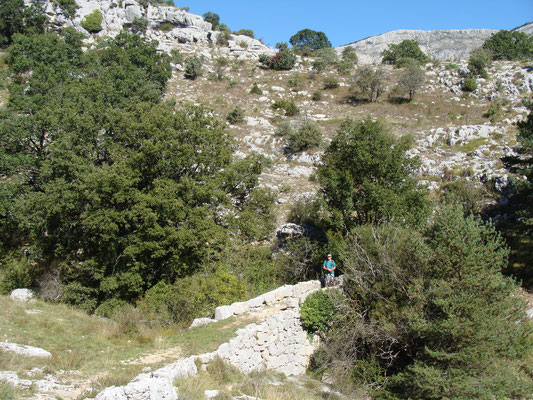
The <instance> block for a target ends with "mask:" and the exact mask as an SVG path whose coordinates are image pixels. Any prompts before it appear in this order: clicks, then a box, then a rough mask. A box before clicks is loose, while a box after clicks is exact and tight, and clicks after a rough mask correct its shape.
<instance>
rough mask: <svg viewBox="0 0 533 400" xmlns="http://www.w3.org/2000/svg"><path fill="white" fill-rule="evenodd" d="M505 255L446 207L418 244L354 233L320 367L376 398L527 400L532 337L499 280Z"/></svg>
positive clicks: (417, 237)
mask: <svg viewBox="0 0 533 400" xmlns="http://www.w3.org/2000/svg"><path fill="white" fill-rule="evenodd" d="M507 255H508V250H507V249H506V248H505V244H504V242H503V240H502V239H501V237H500V236H499V235H498V234H497V233H496V232H495V230H494V228H493V227H492V226H491V225H489V224H486V223H483V222H482V221H481V220H480V219H478V218H475V217H473V216H469V217H467V218H464V217H463V211H462V210H461V208H460V207H456V206H454V207H444V208H443V209H442V210H440V211H439V212H438V213H437V214H436V215H435V218H434V221H433V223H432V224H431V225H430V226H429V227H428V228H427V229H425V230H424V232H423V233H422V234H420V233H417V232H415V231H413V230H407V229H401V228H397V227H392V226H386V225H385V226H380V227H370V226H368V227H362V228H359V229H357V230H356V231H355V232H353V234H352V235H349V236H348V238H347V239H346V241H345V243H344V245H343V250H341V251H340V260H342V262H343V268H344V272H345V290H344V294H345V296H346V297H347V301H345V302H344V306H341V309H342V310H343V311H342V312H341V315H342V317H341V318H337V319H336V322H335V324H334V325H333V326H332V332H331V334H328V336H327V337H326V340H327V343H326V348H327V349H328V351H330V362H332V363H335V365H337V366H338V365H342V364H344V365H345V368H346V369H347V370H348V371H349V372H348V375H349V376H351V377H352V379H354V380H356V385H361V384H363V385H365V387H366V388H367V389H368V390H370V391H371V393H372V394H373V395H374V396H375V397H377V398H387V399H389V398H394V399H408V398H411V399H415V398H416V399H422V398H423V399H441V398H443V397H446V398H450V399H451V398H455V399H467V398H476V399H487V400H488V399H493V398H524V397H527V396H528V393H531V391H532V390H533V384H532V382H531V379H530V376H529V375H528V368H530V367H526V366H525V365H524V364H523V363H524V362H526V359H527V357H531V335H532V333H533V331H532V325H531V323H530V322H529V321H527V319H526V314H525V310H526V304H525V301H524V300H523V299H522V298H521V296H520V295H518V293H517V289H518V287H517V285H516V284H515V283H514V281H513V280H512V279H509V278H505V277H503V276H502V275H501V273H500V270H501V269H502V268H503V267H504V266H505V265H506V262H507ZM343 307H346V308H343ZM331 357H333V358H331ZM529 371H530V370H529Z"/></svg>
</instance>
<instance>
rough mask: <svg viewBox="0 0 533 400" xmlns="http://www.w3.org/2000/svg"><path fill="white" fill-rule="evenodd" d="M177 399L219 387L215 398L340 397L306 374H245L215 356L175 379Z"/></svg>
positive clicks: (297, 399)
mask: <svg viewBox="0 0 533 400" xmlns="http://www.w3.org/2000/svg"><path fill="white" fill-rule="evenodd" d="M175 385H176V387H177V388H178V389H177V391H178V393H179V396H180V398H184V399H187V400H200V399H205V394H204V393H205V391H206V390H214V389H216V390H219V391H220V394H219V396H218V397H217V399H231V398H233V396H239V395H243V394H244V395H247V396H251V397H254V398H260V399H264V400H286V399H294V400H318V399H330V400H334V399H340V398H341V397H339V396H338V395H336V394H334V393H326V392H324V391H323V389H324V385H323V384H322V383H321V382H319V381H317V380H315V379H312V378H310V377H299V378H286V377H285V376H284V375H280V374H276V373H273V372H267V371H262V372H252V373H251V374H249V375H246V374H243V373H241V372H239V371H238V370H237V369H236V368H234V367H232V366H230V365H228V364H226V363H224V362H223V361H222V360H220V359H215V360H213V361H212V362H211V364H209V366H208V367H207V371H203V372H200V373H199V374H198V376H196V377H194V378H184V379H178V380H177V381H176V382H175ZM350 398H353V399H357V398H359V397H350Z"/></svg>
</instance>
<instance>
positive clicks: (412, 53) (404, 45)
mask: <svg viewBox="0 0 533 400" xmlns="http://www.w3.org/2000/svg"><path fill="white" fill-rule="evenodd" d="M381 55H382V56H383V59H382V62H383V63H386V64H394V65H398V63H401V62H402V59H406V58H410V59H413V60H416V61H419V62H425V61H427V60H428V56H427V55H426V54H424V52H423V51H422V50H420V47H419V45H418V43H417V42H416V41H415V40H410V39H406V40H404V41H402V42H401V43H398V44H389V48H388V49H386V50H383V52H382V53H381Z"/></svg>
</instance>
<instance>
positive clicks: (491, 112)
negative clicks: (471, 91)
mask: <svg viewBox="0 0 533 400" xmlns="http://www.w3.org/2000/svg"><path fill="white" fill-rule="evenodd" d="M503 104H504V103H503V101H502V100H500V99H497V100H494V101H492V102H491V103H490V106H489V109H488V110H487V112H486V113H485V114H483V116H484V117H485V118H488V119H489V121H490V122H498V121H500V120H501V119H502V118H503V115H504V112H503Z"/></svg>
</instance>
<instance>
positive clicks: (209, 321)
mask: <svg viewBox="0 0 533 400" xmlns="http://www.w3.org/2000/svg"><path fill="white" fill-rule="evenodd" d="M213 322H217V320H216V319H213V318H195V319H194V320H193V321H192V323H191V326H189V329H191V328H197V327H199V326H204V325H209V324H212V323H213Z"/></svg>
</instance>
